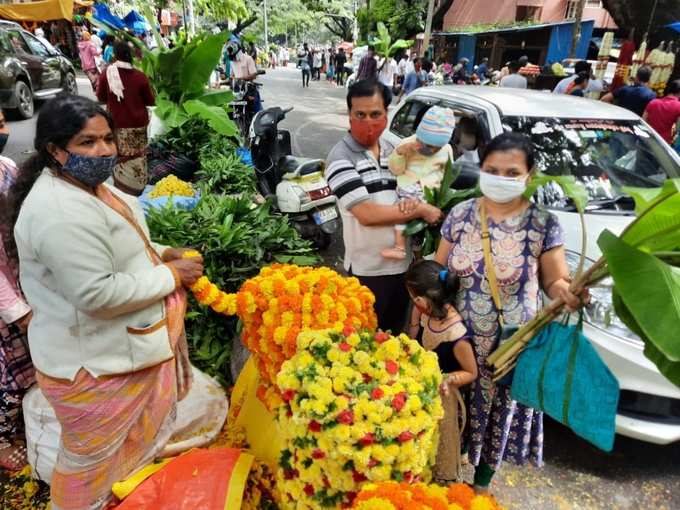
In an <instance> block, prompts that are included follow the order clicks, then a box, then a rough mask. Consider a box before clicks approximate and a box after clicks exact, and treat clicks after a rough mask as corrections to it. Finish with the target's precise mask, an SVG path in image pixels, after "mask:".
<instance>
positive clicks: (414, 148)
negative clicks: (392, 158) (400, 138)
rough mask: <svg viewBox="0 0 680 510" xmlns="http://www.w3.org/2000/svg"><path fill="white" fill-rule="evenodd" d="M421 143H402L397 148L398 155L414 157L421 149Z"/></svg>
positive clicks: (416, 141) (415, 141) (414, 141)
mask: <svg viewBox="0 0 680 510" xmlns="http://www.w3.org/2000/svg"><path fill="white" fill-rule="evenodd" d="M420 146H421V143H420V142H419V141H418V140H413V141H411V142H406V143H402V144H401V145H400V146H399V147H397V154H399V155H400V156H406V157H409V156H413V155H414V154H415V153H417V152H418V150H419V149H420Z"/></svg>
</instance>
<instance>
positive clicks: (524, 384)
mask: <svg viewBox="0 0 680 510" xmlns="http://www.w3.org/2000/svg"><path fill="white" fill-rule="evenodd" d="M511 394H512V398H513V400H516V401H517V402H519V403H521V404H524V405H525V406H528V407H532V408H534V409H540V410H542V411H544V412H545V413H547V414H548V415H549V416H551V417H552V418H554V419H555V420H557V421H559V422H560V423H562V424H564V425H566V426H567V427H569V428H570V429H571V430H573V431H574V432H575V433H576V434H577V435H578V436H580V437H582V438H584V439H586V440H588V441H589V442H591V443H592V444H594V445H595V446H597V447H598V448H600V449H601V450H604V451H607V452H609V451H611V450H612V448H613V446H614V435H615V432H616V409H617V406H618V402H619V383H618V381H617V380H616V378H615V377H614V375H613V374H612V373H611V371H610V370H609V368H608V367H607V365H605V364H604V362H603V361H602V359H601V358H600V356H599V355H598V354H597V352H596V351H595V349H594V348H593V346H592V345H591V344H590V341H589V340H588V339H587V338H586V337H585V336H583V332H582V322H581V320H579V323H578V325H576V326H569V325H566V324H560V323H557V322H553V323H551V324H549V325H548V326H546V327H545V328H543V330H541V332H540V333H539V334H538V335H536V337H534V338H533V339H532V340H531V341H530V342H529V345H528V346H527V348H526V350H525V351H524V352H523V353H522V354H521V355H520V357H519V359H518V362H517V367H516V368H515V375H514V379H513V382H512V390H511Z"/></svg>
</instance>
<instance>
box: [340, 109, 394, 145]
mask: <svg viewBox="0 0 680 510" xmlns="http://www.w3.org/2000/svg"><path fill="white" fill-rule="evenodd" d="M349 125H350V131H351V133H352V137H353V138H354V139H355V140H356V141H357V142H359V143H360V144H361V145H363V146H364V147H372V146H373V145H374V144H375V142H377V141H378V138H380V135H382V133H383V131H385V128H386V127H387V116H385V115H383V116H382V117H380V118H379V119H350V121H349Z"/></svg>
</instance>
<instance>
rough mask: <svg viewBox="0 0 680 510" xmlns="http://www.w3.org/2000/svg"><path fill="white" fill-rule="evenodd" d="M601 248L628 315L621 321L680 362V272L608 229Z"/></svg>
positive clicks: (668, 356) (599, 240) (670, 357)
mask: <svg viewBox="0 0 680 510" xmlns="http://www.w3.org/2000/svg"><path fill="white" fill-rule="evenodd" d="M598 245H599V246H600V249H601V250H602V253H603V254H604V257H605V258H606V260H607V265H608V268H609V273H610V274H611V276H612V278H613V279H614V284H615V287H616V292H617V293H618V296H619V297H620V300H621V301H622V302H623V304H625V306H626V308H627V310H628V312H629V315H628V316H626V314H625V313H624V314H623V317H622V320H623V319H625V320H626V321H627V322H626V324H627V325H628V323H630V324H629V327H631V329H632V330H633V331H637V332H639V333H641V335H640V336H642V337H643V339H645V340H646V343H648V344H653V345H654V347H655V348H656V349H658V350H659V351H660V352H661V353H662V354H663V355H664V356H665V357H666V358H667V359H668V360H670V361H674V362H677V361H680V342H678V341H677V338H676V335H675V332H676V331H677V325H678V324H680V269H679V268H675V267H672V266H670V265H668V264H666V263H665V262H663V261H662V260H660V259H658V258H657V257H655V256H654V255H651V254H649V253H645V252H643V251H640V250H638V249H636V248H634V247H632V246H630V245H629V244H627V243H626V242H625V241H623V240H622V239H620V238H618V237H616V236H615V235H614V234H612V233H611V232H610V231H609V230H605V231H604V232H602V234H601V235H600V237H599V239H598ZM619 308H621V307H620V306H619ZM631 317H632V319H634V322H633V320H632V319H631Z"/></svg>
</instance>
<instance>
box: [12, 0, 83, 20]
mask: <svg viewBox="0 0 680 510" xmlns="http://www.w3.org/2000/svg"><path fill="white" fill-rule="evenodd" d="M0 18H1V19H9V20H13V21H51V20H57V19H67V20H72V19H73V0H39V1H38V2H27V3H23V4H5V5H0Z"/></svg>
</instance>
